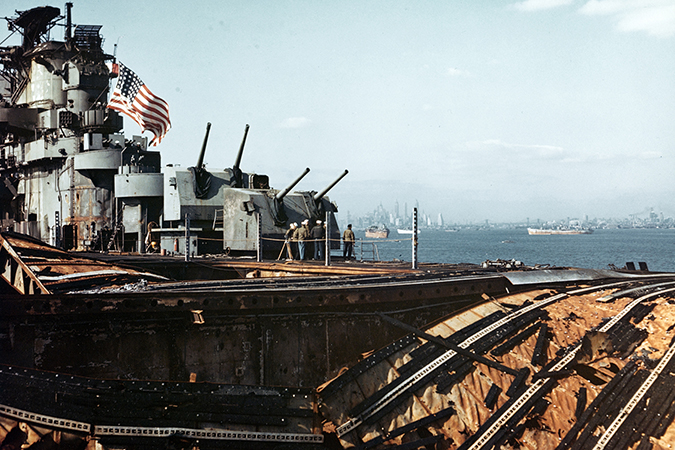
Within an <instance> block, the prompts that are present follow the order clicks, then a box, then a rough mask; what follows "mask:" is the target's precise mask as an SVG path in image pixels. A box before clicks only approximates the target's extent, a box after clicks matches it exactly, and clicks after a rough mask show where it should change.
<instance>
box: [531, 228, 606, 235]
mask: <svg viewBox="0 0 675 450" xmlns="http://www.w3.org/2000/svg"><path fill="white" fill-rule="evenodd" d="M591 233H593V230H590V229H579V230H553V229H542V228H528V229H527V234H529V235H533V236H549V235H553V234H568V235H575V234H591Z"/></svg>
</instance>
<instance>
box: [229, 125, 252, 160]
mask: <svg viewBox="0 0 675 450" xmlns="http://www.w3.org/2000/svg"><path fill="white" fill-rule="evenodd" d="M248 128H249V126H248V124H246V128H245V129H244V138H243V139H242V140H241V145H240V146H239V153H237V159H236V160H235V161H234V166H233V167H234V170H237V169H238V168H239V165H240V164H241V156H242V155H243V154H244V146H245V145H246V136H248Z"/></svg>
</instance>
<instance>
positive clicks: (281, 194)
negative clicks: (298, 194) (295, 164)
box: [274, 167, 309, 202]
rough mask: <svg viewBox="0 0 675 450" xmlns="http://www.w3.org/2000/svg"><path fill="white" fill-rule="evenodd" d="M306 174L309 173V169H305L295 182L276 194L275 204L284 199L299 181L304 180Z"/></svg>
mask: <svg viewBox="0 0 675 450" xmlns="http://www.w3.org/2000/svg"><path fill="white" fill-rule="evenodd" d="M308 173H309V167H308V168H306V169H305V171H304V172H302V174H301V175H300V176H299V177H298V178H296V179H295V181H294V182H292V183H291V184H290V185H289V186H288V187H287V188H286V189H284V190H283V191H280V192H279V193H277V195H276V196H275V197H274V199H275V200H276V201H277V202H281V201H282V200H283V199H284V197H286V194H288V193H289V192H290V191H291V189H293V188H294V187H295V185H296V184H298V183H299V182H300V180H302V179H303V178H305V175H307V174H308Z"/></svg>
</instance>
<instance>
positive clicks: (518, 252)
mask: <svg viewBox="0 0 675 450" xmlns="http://www.w3.org/2000/svg"><path fill="white" fill-rule="evenodd" d="M356 238H357V240H359V242H358V243H357V245H356V249H355V251H356V257H357V258H359V259H360V258H362V259H364V260H371V259H373V257H374V259H377V257H378V256H379V260H380V261H392V260H402V261H411V260H412V249H411V239H410V238H411V235H403V234H398V233H397V232H396V230H391V232H390V233H389V237H388V238H387V239H366V238H365V233H364V231H363V230H356ZM417 254H418V261H419V262H420V263H449V264H458V263H473V264H480V263H482V262H484V261H487V260H490V261H495V260H498V259H501V260H512V259H515V260H518V261H521V262H522V263H523V264H525V265H528V266H534V265H536V264H539V265H547V264H548V265H550V266H556V267H579V268H586V269H607V268H609V267H610V264H611V265H614V266H616V267H619V268H622V267H624V266H625V265H626V263H627V262H634V263H635V265H636V267H637V266H638V262H645V263H647V266H648V268H649V270H651V271H665V272H675V229H600V230H595V232H594V233H592V234H584V235H549V236H530V235H528V234H527V230H526V229H524V228H509V229H480V230H478V229H477V230H471V229H461V230H460V231H444V230H432V229H423V230H421V232H420V234H419V237H418V253H417ZM374 255H375V256H374Z"/></svg>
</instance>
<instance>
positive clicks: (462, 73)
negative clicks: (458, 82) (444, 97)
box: [446, 67, 469, 77]
mask: <svg viewBox="0 0 675 450" xmlns="http://www.w3.org/2000/svg"><path fill="white" fill-rule="evenodd" d="M446 73H447V74H448V75H450V76H451V77H467V76H469V72H467V71H466V70H460V69H457V68H454V67H450V68H449V69H448V70H447V72H446Z"/></svg>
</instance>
